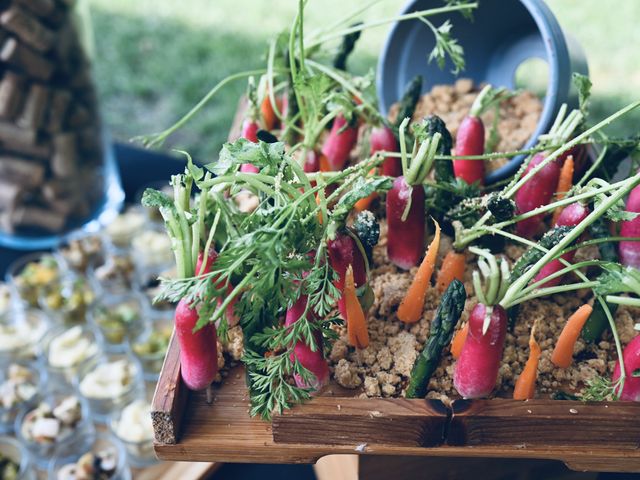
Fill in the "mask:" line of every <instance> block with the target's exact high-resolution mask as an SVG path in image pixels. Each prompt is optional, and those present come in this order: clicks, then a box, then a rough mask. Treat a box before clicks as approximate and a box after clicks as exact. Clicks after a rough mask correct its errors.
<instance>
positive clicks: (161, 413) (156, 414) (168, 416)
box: [151, 330, 189, 444]
mask: <svg viewBox="0 0 640 480" xmlns="http://www.w3.org/2000/svg"><path fill="white" fill-rule="evenodd" d="M188 396H189V391H188V389H187V388H186V387H185V386H184V385H183V384H182V381H181V380H180V349H179V347H178V339H177V338H176V335H175V330H174V332H173V335H171V340H170V342H169V347H168V349H167V355H166V357H165V359H164V364H163V365H162V371H161V372H160V378H159V379H158V383H157V384H156V391H155V393H154V395H153V402H152V404H151V420H152V422H153V430H154V433H155V438H156V440H157V441H158V442H162V443H165V444H175V443H176V441H177V438H178V434H179V430H180V425H181V423H182V417H183V414H184V411H185V410H186V404H187V397H188Z"/></svg>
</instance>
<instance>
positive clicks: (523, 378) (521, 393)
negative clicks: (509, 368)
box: [513, 326, 542, 400]
mask: <svg viewBox="0 0 640 480" xmlns="http://www.w3.org/2000/svg"><path fill="white" fill-rule="evenodd" d="M535 330H536V328H535V326H534V327H533V328H532V329H531V335H529V358H528V359H527V363H526V364H525V366H524V369H523V370H522V373H521V374H520V376H519V377H518V380H516V386H515V388H514V389H513V399H514V400H527V399H530V398H533V397H534V396H535V394H536V379H537V378H538V363H539V362H540V355H541V353H542V351H541V350H540V345H538V342H536V337H535Z"/></svg>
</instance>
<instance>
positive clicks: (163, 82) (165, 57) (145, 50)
mask: <svg viewBox="0 0 640 480" xmlns="http://www.w3.org/2000/svg"><path fill="white" fill-rule="evenodd" d="M480 1H482V0H480ZM507 1H515V0H507ZM88 3H89V5H90V8H91V14H92V20H93V28H94V34H95V47H96V55H95V75H96V79H97V82H98V88H99V90H100V93H101V97H102V110H103V114H104V116H105V119H106V122H107V124H108V125H109V128H110V130H111V132H112V134H113V135H114V136H115V138H117V139H119V140H128V139H130V138H131V137H133V136H135V135H139V134H146V133H151V132H156V131H160V130H162V129H164V128H166V127H167V126H169V125H171V124H172V123H173V122H174V121H175V120H176V119H178V118H179V117H180V116H181V115H182V114H183V113H185V112H186V111H188V110H189V109H190V108H191V106H193V104H195V103H196V102H197V101H198V100H199V99H200V98H201V97H202V96H203V95H204V94H205V93H206V92H207V91H208V90H209V89H210V88H211V86H213V85H214V84H215V83H217V82H218V81H219V80H221V79H222V78H224V77H225V76H227V75H229V74H231V73H234V72H238V71H241V70H246V69H251V68H255V67H261V66H262V65H263V58H264V55H265V53H266V49H267V44H268V41H269V40H270V39H271V38H272V36H273V35H274V34H275V33H277V32H279V31H281V30H282V29H284V28H287V26H288V25H289V24H290V22H291V21H292V20H293V17H294V15H295V10H296V5H297V2H296V1H294V0H135V1H132V0H89V1H88ZM404 3H405V2H404V0H402V1H398V0H385V1H382V2H381V3H379V4H378V5H376V6H375V7H374V8H372V9H371V11H370V12H368V13H367V14H366V16H365V17H364V18H368V19H376V18H381V17H384V16H389V15H392V14H394V13H397V12H398V11H399V10H400V8H401V7H402V5H403V4H404ZM547 3H548V4H549V6H550V7H551V8H552V10H553V11H554V13H555V14H556V16H557V18H558V20H559V21H560V23H561V25H562V27H563V29H564V30H565V31H566V32H570V33H571V34H572V35H573V36H574V37H576V38H577V39H578V41H579V42H580V43H581V44H582V46H583V48H584V49H585V51H586V52H587V56H588V59H589V67H590V71H591V78H592V80H593V83H594V88H593V96H594V98H593V106H592V113H593V116H594V118H601V117H603V116H605V115H607V114H609V113H612V112H613V111H615V110H617V109H618V108H620V107H622V106H624V105H625V104H627V103H629V102H631V101H633V100H637V99H640V63H638V57H637V55H638V53H637V46H638V45H640V28H638V27H637V23H638V21H639V20H640V1H636V0H621V1H617V2H613V1H605V2H603V1H602V0H548V1H547ZM364 4H365V2H364V1H362V0H355V1H354V0H350V1H345V0H309V7H308V9H307V19H308V21H309V22H308V23H309V27H308V28H313V25H326V24H330V23H331V22H333V21H335V20H336V19H337V18H339V16H340V15H343V14H345V13H347V12H350V11H352V10H354V9H355V8H357V7H358V6H359V5H364ZM388 29H389V26H383V27H380V28H377V29H375V30H371V31H367V32H365V34H364V35H363V36H362V38H361V40H360V42H359V43H358V46H357V50H356V51H357V53H356V55H355V57H354V59H353V60H352V62H351V63H350V65H353V66H354V68H355V69H357V70H359V71H366V70H367V69H368V68H369V67H373V66H374V65H375V63H376V59H377V54H378V52H379V50H380V47H381V45H382V42H383V40H384V38H385V36H386V34H387V32H388ZM454 35H455V27H454ZM463 46H464V45H463ZM245 87H246V84H245V83H243V82H242V81H240V82H238V83H236V84H234V85H232V86H230V87H228V88H226V89H225V90H224V91H223V92H221V94H220V95H219V96H217V97H216V98H215V99H214V100H213V101H212V102H211V103H210V104H209V106H208V107H206V109H205V110H204V111H203V112H201V113H200V114H199V115H198V116H197V117H196V118H195V119H194V120H193V121H192V122H191V123H189V124H188V126H187V127H186V128H184V129H183V130H181V131H179V132H177V133H176V134H174V136H172V137H171V138H170V139H169V140H168V141H167V142H166V143H165V145H164V148H182V149H185V150H188V151H190V152H191V153H192V154H194V155H195V156H196V157H197V158H199V159H201V160H209V159H211V158H213V157H214V156H215V155H216V153H217V152H218V151H219V149H220V146H221V144H222V142H223V141H224V140H225V139H226V135H227V131H228V128H229V125H230V122H231V119H232V117H233V113H234V111H235V108H236V104H237V100H238V97H239V95H241V94H242V92H244V90H245ZM639 131H640V114H636V115H634V116H631V117H628V119H627V121H626V122H625V123H624V124H622V125H618V126H616V127H615V132H616V133H619V134H627V133H638V132H639Z"/></svg>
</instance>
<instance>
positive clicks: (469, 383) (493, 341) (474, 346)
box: [453, 303, 508, 398]
mask: <svg viewBox="0 0 640 480" xmlns="http://www.w3.org/2000/svg"><path fill="white" fill-rule="evenodd" d="M490 308H491V307H490ZM492 308H493V310H492V311H491V320H490V322H489V326H488V329H487V331H486V333H484V334H483V333H482V327H483V324H484V321H485V314H486V313H487V307H486V306H485V305H483V304H481V303H479V304H477V305H476V306H475V307H474V308H473V311H472V312H471V316H470V317H469V333H468V334H467V338H466V340H465V342H464V345H463V347H462V352H461V353H460V358H458V360H457V362H456V365H455V371H454V375H453V384H454V386H455V388H456V390H457V391H458V393H459V394H460V395H462V397H464V398H481V397H486V396H487V395H489V394H490V393H491V392H492V390H493V388H494V387H495V385H496V381H497V379H498V370H499V369H500V361H501V360H502V351H503V349H504V339H505V337H506V335H507V323H508V319H507V312H506V311H505V309H504V308H502V307H501V306H500V305H495V306H493V307H492Z"/></svg>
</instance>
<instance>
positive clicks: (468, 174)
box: [453, 85, 507, 185]
mask: <svg viewBox="0 0 640 480" xmlns="http://www.w3.org/2000/svg"><path fill="white" fill-rule="evenodd" d="M506 94H507V90H506V89H504V88H498V89H495V88H493V87H492V86H491V85H487V86H485V87H484V88H483V89H482V90H481V91H480V93H479V94H478V96H477V97H476V99H475V100H474V102H473V104H472V105H471V109H470V110H469V114H468V115H467V116H466V117H464V118H463V119H462V122H461V123H460V126H459V127H458V134H457V135H456V152H455V154H456V155H457V156H473V155H483V154H484V123H483V122H482V119H481V118H480V115H482V114H483V113H484V112H485V111H486V110H487V109H488V108H490V107H492V106H494V105H496V104H497V103H499V102H500V101H502V100H503V99H504V98H506ZM453 171H454V173H455V175H456V177H457V178H461V179H462V180H464V181H465V182H467V183H468V184H469V185H471V184H474V183H476V182H477V183H479V184H480V185H482V184H484V161H483V160H454V162H453Z"/></svg>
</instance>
